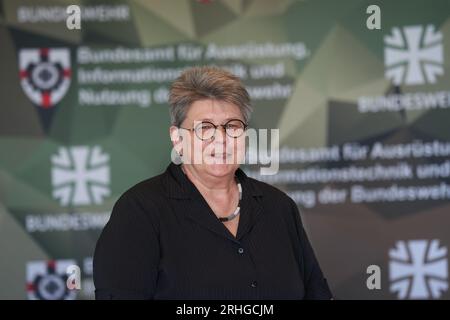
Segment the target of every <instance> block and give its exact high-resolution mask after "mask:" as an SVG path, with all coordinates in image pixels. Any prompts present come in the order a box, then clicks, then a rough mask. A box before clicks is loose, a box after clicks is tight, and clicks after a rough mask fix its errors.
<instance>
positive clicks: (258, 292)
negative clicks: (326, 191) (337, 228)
mask: <svg viewBox="0 0 450 320" xmlns="http://www.w3.org/2000/svg"><path fill="white" fill-rule="evenodd" d="M236 176H237V177H238V179H239V181H240V182H241V185H242V190H243V194H242V201H241V213H240V219H239V225H238V230H237V235H236V237H234V236H233V235H232V234H231V233H230V232H229V230H228V229H227V228H226V227H225V226H224V225H223V224H222V222H220V221H219V219H217V217H216V216H215V214H214V213H213V211H212V210H211V208H210V207H209V205H208V204H207V202H206V201H205V199H204V198H203V197H202V195H201V194H200V192H199V191H198V190H197V188H196V187H195V186H194V184H193V183H192V182H191V181H190V180H189V179H188V178H187V177H186V176H185V174H184V173H183V171H182V170H181V167H180V166H177V165H175V164H173V163H171V164H170V165H169V166H168V168H167V170H166V171H165V172H164V173H163V174H161V175H158V176H156V177H153V178H151V179H148V180H145V181H142V182H140V183H138V184H137V185H135V186H134V187H132V188H131V189H129V190H128V191H126V192H125V193H124V194H123V195H122V196H121V197H120V199H119V200H118V201H117V203H116V204H115V205H114V209H113V211H112V214H111V218H110V220H109V222H108V223H107V225H106V226H105V228H104V230H103V232H102V234H101V236H100V238H99V240H98V242H97V246H96V249H95V255H94V284H95V287H96V291H95V292H96V298H97V299H207V300H209V299H221V300H222V299H248V300H255V299H330V298H331V292H330V290H329V288H328V285H327V282H326V280H325V279H324V277H323V275H322V271H321V270H320V267H319V264H318V262H317V260H316V257H315V255H314V252H313V250H312V248H311V245H310V243H309V241H308V238H307V236H306V233H305V230H304V229H303V226H302V222H301V219H300V214H299V212H298V209H297V206H296V204H295V203H294V202H293V200H292V199H291V198H289V197H288V196H287V195H286V194H285V193H283V192H281V191H280V190H278V189H276V188H274V187H272V186H270V185H268V184H266V183H263V182H260V181H257V180H255V179H252V178H250V177H247V176H246V175H245V173H244V172H243V171H242V170H240V169H238V170H237V171H236Z"/></svg>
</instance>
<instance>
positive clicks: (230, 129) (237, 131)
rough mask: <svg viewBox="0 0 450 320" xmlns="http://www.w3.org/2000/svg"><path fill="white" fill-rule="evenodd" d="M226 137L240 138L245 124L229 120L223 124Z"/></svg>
mask: <svg viewBox="0 0 450 320" xmlns="http://www.w3.org/2000/svg"><path fill="white" fill-rule="evenodd" d="M225 129H226V131H227V135H229V136H230V137H232V138H237V137H240V136H241V135H242V134H243V133H244V131H245V124H244V123H243V122H242V121H241V120H230V121H228V122H227V123H226V124H225Z"/></svg>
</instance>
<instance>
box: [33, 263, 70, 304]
mask: <svg viewBox="0 0 450 320" xmlns="http://www.w3.org/2000/svg"><path fill="white" fill-rule="evenodd" d="M73 264H75V261H74V260H56V261H54V260H50V261H31V262H28V263H27V295H28V299H30V300H73V299H75V298H76V291H74V290H69V289H68V288H67V286H66V282H67V273H66V270H67V267H69V266H70V265H73Z"/></svg>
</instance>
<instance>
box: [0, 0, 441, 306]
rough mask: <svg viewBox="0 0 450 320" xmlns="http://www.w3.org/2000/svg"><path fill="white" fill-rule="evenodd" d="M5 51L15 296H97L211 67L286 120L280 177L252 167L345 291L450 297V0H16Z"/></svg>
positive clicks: (2, 239)
mask: <svg viewBox="0 0 450 320" xmlns="http://www.w3.org/2000/svg"><path fill="white" fill-rule="evenodd" d="M71 4H76V5H79V6H80V7H81V29H75V30H70V29H69V28H68V27H67V25H66V18H67V14H66V8H67V6H69V5H71ZM373 4H375V5H378V6H379V8H380V9H381V15H380V16H381V29H369V28H368V27H367V24H366V23H367V20H368V18H369V16H370V14H368V13H367V12H366V10H367V8H368V6H370V5H373ZM0 45H1V47H0V48H1V50H0V70H1V72H0V83H1V86H0V101H1V102H0V103H1V108H0V150H1V152H0V298H2V299H10V298H18V299H91V298H92V297H93V290H94V288H93V283H92V255H93V249H94V246H95V243H96V240H97V237H98V236H99V233H100V230H101V229H102V227H103V226H104V224H105V223H106V221H107V220H108V218H109V215H110V212H111V209H112V206H113V204H114V202H115V201H116V200H117V198H118V197H119V195H120V194H121V193H122V192H124V191H125V190H126V189H128V188H129V187H131V186H132V185H134V184H135V183H137V182H138V181H141V180H144V179H146V178H148V177H150V176H153V175H155V174H158V173H160V172H161V171H162V170H164V169H165V167H166V165H167V164H168V163H169V161H170V141H169V136H168V126H169V115H168V106H167V92H168V86H169V85H170V83H171V81H172V80H173V79H174V78H175V77H176V76H177V75H178V74H179V73H180V71H181V70H182V69H183V68H186V67H189V66H192V65H203V64H215V65H219V66H222V67H224V68H228V69H229V70H231V71H233V72H234V73H235V74H237V75H239V76H240V77H242V79H243V80H244V82H245V84H246V85H247V87H248V90H249V92H250V94H251V96H252V99H253V103H254V106H255V108H254V109H255V112H254V115H253V118H252V122H251V126H252V127H254V128H266V129H273V128H279V129H280V131H279V136H280V159H279V160H280V168H279V171H278V173H277V174H275V175H264V176H262V175H260V174H259V171H258V170H257V169H258V167H254V166H247V167H245V170H246V171H247V173H248V174H249V175H251V176H255V177H257V178H259V179H261V180H263V181H266V182H268V183H271V184H273V185H276V186H277V187H279V188H281V189H282V190H284V191H285V192H287V193H289V195H290V196H291V197H292V198H293V199H294V200H295V201H296V202H297V204H298V206H299V208H300V210H301V212H302V218H303V221H304V223H305V227H306V230H307V233H308V234H309V237H310V239H311V241H312V244H313V246H314V249H315V251H316V254H317V256H318V259H319V261H320V263H321V265H322V268H323V270H324V273H325V274H326V276H327V278H328V282H329V284H330V286H331V289H332V291H333V292H334V294H335V296H336V298H339V299H448V298H449V297H450V294H449V290H448V247H449V245H450V216H449V214H450V179H449V177H450V110H449V108H450V90H449V85H450V1H449V0H432V1H429V0H395V1H364V0H341V1H335V0H327V1H325V0H304V1H295V0H280V1H272V0H260V1H258V0H204V1H197V0H186V1H183V0H176V1H175V0H174V1H159V0H154V1H151V0H128V1H127V0H123V1H106V0H103V1H77V0H73V1H67V0H60V1H56V0H45V1H36V0H29V1H22V0H20V1H18V0H3V1H0ZM72 264H76V265H78V266H79V267H80V270H81V280H82V283H81V285H82V288H81V290H79V291H72V290H68V289H67V288H66V278H67V274H66V268H67V266H69V265H72ZM371 265H375V266H379V268H380V269H379V270H380V271H381V274H380V276H381V278H380V279H381V288H380V289H377V288H373V287H372V289H369V288H368V287H367V281H366V280H367V279H368V277H369V276H370V275H371V274H369V273H368V272H367V268H368V267H369V266H371ZM375 269H376V267H375ZM370 270H371V269H370V268H369V271H370ZM274 277H276V275H274ZM369 282H370V281H369ZM369 287H370V286H369Z"/></svg>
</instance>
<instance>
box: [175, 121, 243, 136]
mask: <svg viewBox="0 0 450 320" xmlns="http://www.w3.org/2000/svg"><path fill="white" fill-rule="evenodd" d="M218 127H223V129H224V130H225V133H226V134H227V136H229V137H231V138H239V137H240V136H242V135H243V134H244V132H245V130H246V129H247V127H248V126H247V124H245V123H244V122H243V121H241V120H239V119H231V120H228V121H227V122H226V123H225V124H219V125H217V126H216V125H215V124H214V123H212V122H210V121H202V122H200V123H198V124H197V125H196V126H195V127H194V128H183V127H178V128H180V129H185V130H189V131H194V132H195V135H196V136H197V138H199V139H200V140H203V141H205V140H211V139H213V138H214V137H215V135H216V130H217V128H218Z"/></svg>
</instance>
